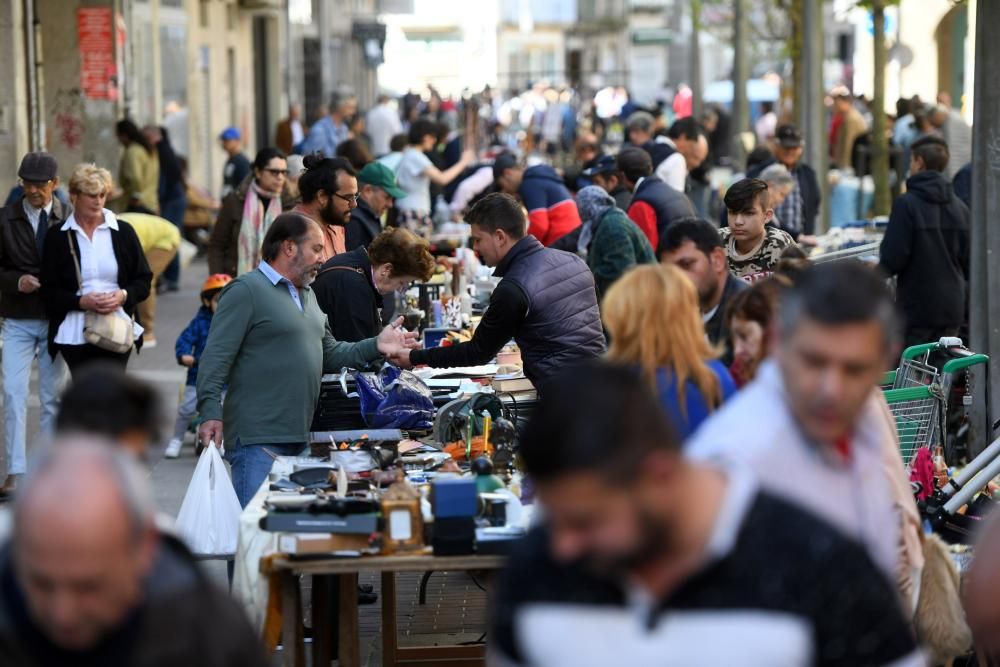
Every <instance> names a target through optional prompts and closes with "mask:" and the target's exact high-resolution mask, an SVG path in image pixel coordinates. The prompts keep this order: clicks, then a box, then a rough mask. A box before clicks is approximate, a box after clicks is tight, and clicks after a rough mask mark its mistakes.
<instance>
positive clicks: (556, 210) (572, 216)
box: [519, 164, 580, 246]
mask: <svg viewBox="0 0 1000 667" xmlns="http://www.w3.org/2000/svg"><path fill="white" fill-rule="evenodd" d="M519 194H520V195H521V201H523V202H524V207H525V208H526V209H528V233H529V234H531V235H532V236H534V237H535V238H536V239H538V240H539V241H541V242H542V245H546V246H549V245H552V244H553V243H554V242H556V241H558V240H559V239H560V238H562V237H563V236H566V235H567V234H569V233H570V232H571V231H573V230H574V229H576V228H577V227H579V226H580V214H579V213H578V212H577V210H576V202H574V201H573V197H572V196H571V195H570V194H569V190H567V189H566V186H565V185H563V181H562V179H561V178H559V175H558V174H556V172H555V170H554V169H553V168H552V167H550V166H548V165H545V164H540V165H536V166H534V167H529V168H527V169H525V170H524V177H523V179H522V181H521V189H520V191H519Z"/></svg>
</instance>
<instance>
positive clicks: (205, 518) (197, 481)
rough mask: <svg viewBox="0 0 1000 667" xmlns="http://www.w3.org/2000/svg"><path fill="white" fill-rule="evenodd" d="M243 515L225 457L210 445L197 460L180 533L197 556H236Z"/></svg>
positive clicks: (179, 524)
mask: <svg viewBox="0 0 1000 667" xmlns="http://www.w3.org/2000/svg"><path fill="white" fill-rule="evenodd" d="M241 511H242V510H241V509H240V501H239V500H238V499H237V498H236V490H235V489H234V488H233V483H232V481H231V480H230V479H229V473H228V472H226V465H225V464H224V463H223V462H222V455H221V454H220V453H219V449H218V448H217V447H215V446H214V445H209V446H208V447H206V448H205V451H203V452H202V453H201V457H200V458H199V459H198V465H197V466H196V467H195V469H194V475H192V476H191V483H190V484H188V490H187V493H186V494H184V502H183V503H181V511H180V512H178V513H177V524H176V526H177V532H178V533H179V534H180V536H181V537H182V538H183V539H184V542H185V543H187V545H188V548H189V549H191V551H192V552H194V553H195V554H198V555H205V556H207V555H223V554H234V553H236V538H237V536H238V534H239V527H240V512H241Z"/></svg>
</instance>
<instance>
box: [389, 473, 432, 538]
mask: <svg viewBox="0 0 1000 667" xmlns="http://www.w3.org/2000/svg"><path fill="white" fill-rule="evenodd" d="M382 517H383V519H384V520H385V530H384V531H383V533H382V537H383V539H382V551H383V552H384V553H387V554H392V553H397V552H400V551H411V550H415V549H421V548H423V546H424V518H423V514H422V513H421V511H420V492H419V491H417V490H416V489H415V488H413V486H412V485H410V483H409V482H407V481H406V478H405V476H404V475H403V471H402V470H400V471H399V472H398V473H397V474H396V481H395V482H393V483H392V485H390V486H389V488H388V489H386V492H385V493H384V494H383V495H382Z"/></svg>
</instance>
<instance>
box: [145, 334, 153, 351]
mask: <svg viewBox="0 0 1000 667" xmlns="http://www.w3.org/2000/svg"><path fill="white" fill-rule="evenodd" d="M142 346H143V347H144V348H146V349H147V350H152V349H153V348H154V347H156V337H155V336H143V337H142Z"/></svg>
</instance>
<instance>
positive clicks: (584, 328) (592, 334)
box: [493, 236, 606, 387]
mask: <svg viewBox="0 0 1000 667" xmlns="http://www.w3.org/2000/svg"><path fill="white" fill-rule="evenodd" d="M493 275H495V276H499V277H501V278H503V281H502V282H510V283H514V284H515V285H517V286H518V287H520V288H521V290H522V291H523V292H524V294H525V295H526V296H527V298H528V312H527V317H526V318H525V319H524V321H523V322H522V323H521V326H520V327H518V329H517V331H516V332H515V334H514V340H515V341H516V342H517V345H518V347H520V348H521V358H522V359H523V360H524V373H525V375H527V376H528V378H529V379H531V381H532V382H533V383H534V384H535V386H536V387H541V386H542V384H544V381H545V380H546V379H547V378H549V377H551V376H552V375H554V374H555V373H557V372H558V371H559V370H561V369H562V368H565V367H566V366H568V365H570V364H572V363H573V362H576V361H580V360H583V359H589V358H592V357H598V356H600V355H602V354H604V352H605V350H606V341H605V339H604V330H603V329H602V327H601V315H600V312H599V311H598V309H597V292H596V291H595V288H594V276H593V274H591V272H590V269H589V268H587V264H586V263H585V262H584V261H583V260H582V259H580V258H579V257H577V256H576V255H572V254H570V253H566V252H562V251H560V250H552V249H550V248H545V247H544V246H543V245H542V244H541V243H540V242H539V241H538V240H537V239H535V238H534V237H533V236H526V237H524V238H523V239H521V240H520V241H518V242H517V243H516V244H515V245H514V247H513V248H511V249H510V251H509V252H508V253H507V256H506V257H504V258H503V260H502V261H501V262H500V263H499V264H498V265H497V267H496V269H495V270H494V272H493Z"/></svg>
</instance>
